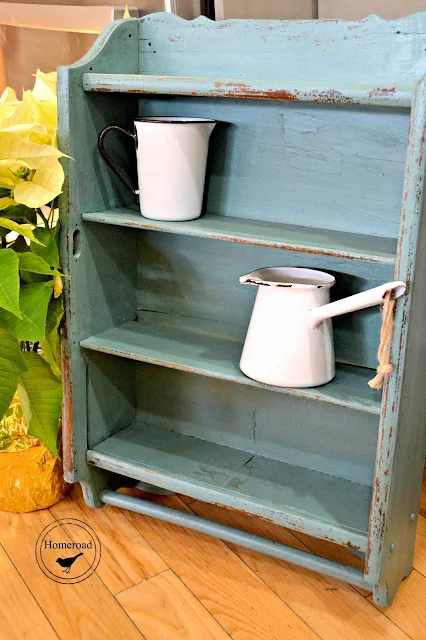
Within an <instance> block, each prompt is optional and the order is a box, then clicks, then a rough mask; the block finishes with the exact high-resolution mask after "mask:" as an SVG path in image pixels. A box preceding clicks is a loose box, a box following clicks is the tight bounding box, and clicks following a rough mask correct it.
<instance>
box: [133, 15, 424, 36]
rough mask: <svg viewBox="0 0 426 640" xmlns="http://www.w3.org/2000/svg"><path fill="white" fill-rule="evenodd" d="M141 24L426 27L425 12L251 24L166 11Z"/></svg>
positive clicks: (365, 28) (361, 28)
mask: <svg viewBox="0 0 426 640" xmlns="http://www.w3.org/2000/svg"><path fill="white" fill-rule="evenodd" d="M139 21H140V22H141V23H142V24H144V23H147V22H151V23H163V24H164V23H169V24H171V25H172V24H175V25H176V26H178V25H179V26H181V27H187V28H189V29H191V28H192V29H193V28H198V27H203V26H205V27H208V28H209V29H216V30H223V29H227V28H229V27H231V28H232V27H237V28H240V27H241V28H242V30H244V29H246V28H253V26H256V25H261V26H277V25H280V26H282V27H289V28H291V29H292V30H294V28H295V27H296V28H298V27H299V28H303V29H304V30H306V28H309V27H311V26H312V27H315V29H316V30H317V29H318V28H319V29H324V30H333V29H335V28H336V27H337V28H338V27H346V28H347V29H349V30H352V29H357V34H358V33H362V32H364V33H372V29H373V28H374V29H377V28H378V27H386V26H389V27H390V28H393V27H396V28H401V29H402V28H406V27H415V26H416V25H419V26H420V23H422V22H423V23H424V24H425V26H426V11H418V12H416V13H413V14H410V15H408V16H404V17H402V18H396V19H394V20H387V19H386V18H382V17H381V16H378V15H377V14H375V13H371V14H370V15H368V16H366V17H365V18H363V19H362V20H340V19H321V18H319V19H318V18H317V19H311V20H250V19H241V18H228V19H227V20H211V19H210V18H207V17H206V16H198V17H197V18H193V19H192V20H186V19H185V18H182V17H180V16H178V15H176V14H173V13H167V12H163V11H157V12H155V13H150V14H149V15H147V16H143V17H142V18H139ZM407 33H410V32H409V31H408V32H407V31H406V32H405V34H407ZM412 33H422V31H419V30H418V29H415V30H414V31H412Z"/></svg>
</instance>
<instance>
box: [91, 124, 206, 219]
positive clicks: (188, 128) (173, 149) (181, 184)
mask: <svg viewBox="0 0 426 640" xmlns="http://www.w3.org/2000/svg"><path fill="white" fill-rule="evenodd" d="M215 125H216V121H215V120H206V119H204V118H178V117H152V118H136V120H135V121H134V127H135V133H132V132H131V131H128V130H127V129H123V128H122V127H118V126H116V125H110V126H108V127H105V129H103V131H102V132H101V134H100V136H99V141H98V147H99V151H100V153H101V155H102V157H103V158H104V160H105V161H106V162H107V164H108V166H109V167H110V168H111V169H112V170H113V171H114V173H115V174H116V175H117V176H118V177H119V178H120V180H121V181H122V182H123V183H124V184H125V185H126V187H128V188H129V189H130V190H131V191H132V192H133V193H134V194H135V195H137V196H139V205H140V212H141V214H142V215H143V216H144V218H149V219H151V220H164V221H176V222H178V221H183V220H194V219H195V218H198V217H199V216H200V215H201V208H202V204H203V193H204V182H205V176H206V165H207V154H208V149H209V138H210V134H211V132H212V131H213V129H214V127H215ZM110 131H119V132H121V133H125V134H126V135H127V136H130V137H131V138H133V140H134V141H135V144H136V162H137V172H138V185H139V188H138V189H135V188H134V187H133V186H132V184H131V183H130V182H129V180H128V179H127V177H126V176H125V175H124V174H123V172H122V171H121V169H120V168H119V167H118V166H117V165H116V164H115V163H114V162H113V161H112V160H111V158H110V156H109V155H108V153H107V152H106V150H105V145H104V141H105V136H106V135H107V133H109V132H110Z"/></svg>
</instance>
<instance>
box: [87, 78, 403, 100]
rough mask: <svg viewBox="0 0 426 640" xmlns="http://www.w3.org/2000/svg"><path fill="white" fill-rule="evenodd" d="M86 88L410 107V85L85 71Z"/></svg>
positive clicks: (211, 96) (123, 91)
mask: <svg viewBox="0 0 426 640" xmlns="http://www.w3.org/2000/svg"><path fill="white" fill-rule="evenodd" d="M83 88H84V90H85V91H102V92H105V91H113V92H119V93H129V92H130V93H142V94H143V93H147V94H150V95H156V94H159V95H178V96H207V97H209V98H221V97H226V98H256V99H259V98H260V99H265V100H296V101H297V102H332V103H333V104H363V105H370V106H382V107H388V106H389V107H409V106H410V105H411V100H412V86H411V85H409V84H407V85H402V84H401V85H398V86H397V85H396V84H395V83H392V84H389V85H388V86H380V87H378V86H377V84H374V83H364V84H361V83H358V84H353V85H352V84H350V83H349V82H346V83H345V82H342V83H336V84H334V85H333V88H332V89H330V88H329V87H328V85H327V84H326V83H324V82H303V83H301V84H295V83H294V82H288V81H287V82H285V81H282V80H263V79H258V80H251V79H244V82H241V80H235V79H234V80H232V79H230V78H186V77H178V76H153V75H139V74H133V75H131V74H117V75H114V74H108V73H102V74H101V73H85V74H84V75H83Z"/></svg>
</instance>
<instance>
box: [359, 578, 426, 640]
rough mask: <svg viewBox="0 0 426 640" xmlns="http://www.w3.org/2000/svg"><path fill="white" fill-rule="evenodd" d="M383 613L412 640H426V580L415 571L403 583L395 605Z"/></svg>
mask: <svg viewBox="0 0 426 640" xmlns="http://www.w3.org/2000/svg"><path fill="white" fill-rule="evenodd" d="M368 599H369V600H370V601H371V596H369V598H368ZM382 611H383V614H384V615H386V616H387V617H388V618H389V620H392V622H394V623H395V624H397V625H398V627H400V628H401V629H403V630H404V631H405V633H406V634H407V635H408V636H409V637H410V638H412V640H426V624H425V611H426V578H425V577H424V576H422V575H421V574H420V573H419V572H418V571H416V570H414V571H413V572H412V573H411V575H410V576H409V577H408V578H406V580H404V581H403V582H402V583H401V586H400V587H399V589H398V593H397V594H396V598H395V600H394V601H393V604H392V605H391V606H390V607H388V608H387V609H383V610H382Z"/></svg>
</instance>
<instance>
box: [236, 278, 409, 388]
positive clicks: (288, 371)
mask: <svg viewBox="0 0 426 640" xmlns="http://www.w3.org/2000/svg"><path fill="white" fill-rule="evenodd" d="M240 282H241V283H242V284H249V285H256V286H258V287H259V290H258V292H257V296H256V301H255V304H254V308H253V313H252V316H251V320H250V324H249V328H248V331H247V336H246V339H245V343H244V348H243V352H242V356H241V361H240V368H241V371H242V372H243V373H245V375H246V376H248V377H249V378H253V379H254V380H258V381H259V382H263V383H265V384H271V385H275V386H278V387H296V388H297V387H299V388H300V387H302V388H303V387H316V386H320V385H322V384H326V383H327V382H330V380H332V379H333V378H334V375H335V361H334V344H333V328H332V323H331V318H332V317H334V316H339V315H342V314H344V313H349V312H351V311H356V310H358V309H365V308H367V307H372V306H374V305H378V304H380V303H381V302H383V296H384V295H385V293H386V292H387V291H391V290H393V291H394V296H395V297H396V298H398V297H399V296H401V295H403V294H404V293H405V288H406V286H405V284H404V283H403V282H387V283H386V284H383V285H381V286H379V287H375V288H374V289H370V290H368V291H363V292H362V293H357V294H356V295H353V296H350V297H349V298H344V299H343V300H338V301H337V302H331V303H330V288H331V287H332V286H333V284H334V283H335V279H334V277H333V276H331V275H330V274H328V273H324V272H322V271H315V270H313V269H299V268H287V267H268V268H265V269H259V270H257V271H253V272H252V273H248V274H247V275H244V276H241V278H240Z"/></svg>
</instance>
